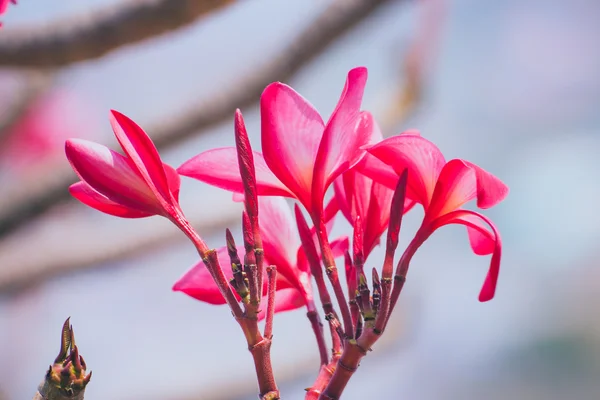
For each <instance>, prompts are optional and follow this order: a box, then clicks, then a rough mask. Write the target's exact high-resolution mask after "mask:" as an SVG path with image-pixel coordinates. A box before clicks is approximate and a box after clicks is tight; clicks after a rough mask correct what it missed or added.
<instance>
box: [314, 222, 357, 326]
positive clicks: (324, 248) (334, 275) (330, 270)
mask: <svg viewBox="0 0 600 400" xmlns="http://www.w3.org/2000/svg"><path fill="white" fill-rule="evenodd" d="M313 223H314V224H315V226H316V227H317V237H318V239H319V245H320V246H321V257H322V259H323V264H324V266H325V271H326V272H327V276H328V277H329V281H330V282H331V286H332V287H333V293H334V294H335V297H336V299H337V301H338V305H339V307H340V312H341V314H342V320H343V322H344V333H345V335H346V336H347V337H353V336H354V333H353V326H352V316H351V315H350V308H349V307H348V303H347V302H346V296H345V295H344V289H342V285H341V283H340V278H339V275H338V269H337V266H336V265H335V259H334V257H333V252H332V251H331V245H330V243H329V239H328V237H327V227H326V226H325V222H324V221H323V218H320V217H319V218H315V219H313Z"/></svg>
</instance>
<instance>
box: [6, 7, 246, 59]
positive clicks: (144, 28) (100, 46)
mask: <svg viewBox="0 0 600 400" xmlns="http://www.w3.org/2000/svg"><path fill="white" fill-rule="evenodd" d="M233 1H234V0H130V1H129V3H127V4H126V5H124V6H123V5H118V7H114V6H113V7H112V8H111V9H107V10H101V11H93V12H91V13H90V14H89V15H86V16H79V17H77V18H75V19H69V20H67V21H58V22H56V23H54V24H52V25H50V26H48V27H42V28H39V29H35V30H29V29H28V30H22V31H20V32H15V33H14V34H10V32H8V33H3V34H2V36H3V37H2V38H0V65H2V66H12V67H17V66H19V67H37V68H39V67H43V68H49V67H61V66H65V65H68V64H72V63H75V62H78V61H84V60H91V59H95V58H99V57H102V56H103V55H105V54H107V53H109V52H111V51H113V50H115V49H118V48H119V47H121V46H125V45H129V44H133V43H137V42H140V41H142V40H145V39H149V38H151V37H154V36H158V35H162V34H165V33H167V32H170V31H173V30H175V29H179V28H181V27H184V26H186V25H189V24H191V23H193V22H194V21H196V20H197V19H198V18H200V17H202V16H205V15H208V14H210V13H211V12H213V11H215V10H218V9H220V8H221V7H224V6H226V5H228V4H231V3H233Z"/></svg>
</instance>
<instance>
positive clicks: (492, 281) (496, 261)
mask: <svg viewBox="0 0 600 400" xmlns="http://www.w3.org/2000/svg"><path fill="white" fill-rule="evenodd" d="M474 219H478V220H480V221H483V222H484V223H485V224H487V225H488V226H489V227H490V228H491V230H492V232H493V235H494V249H493V251H492V259H491V261H490V268H489V271H488V274H487V276H486V278H485V282H484V283H483V287H482V288H481V292H480V293H479V301H488V300H491V299H492V298H494V294H495V292H496V286H497V283H498V275H499V273H500V259H501V257H502V239H501V238H500V234H499V233H498V230H497V229H496V226H495V225H494V224H493V223H492V221H490V220H489V219H488V218H486V217H484V216H483V215H481V214H479V213H476V212H474V211H468V210H457V211H453V212H451V213H449V214H445V215H443V216H441V217H440V218H438V219H436V220H435V221H433V222H432V230H436V229H438V228H440V227H441V226H443V225H448V224H461V225H465V226H467V227H468V228H471V229H475V230H479V231H480V232H482V233H483V234H484V235H485V234H487V232H488V231H487V229H485V227H483V226H482V224H481V223H479V222H477V223H473V220H474Z"/></svg>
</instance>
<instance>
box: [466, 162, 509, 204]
mask: <svg viewBox="0 0 600 400" xmlns="http://www.w3.org/2000/svg"><path fill="white" fill-rule="evenodd" d="M465 164H467V165H468V166H469V167H470V168H471V169H473V170H474V171H475V176H476V178H477V207H479V208H490V207H493V206H495V205H496V204H498V203H500V202H501V201H502V200H504V199H505V198H506V196H508V186H506V185H505V184H504V182H502V181H501V180H500V179H498V178H497V177H495V176H494V175H492V174H490V173H489V172H487V171H486V170H484V169H483V168H481V167H479V166H477V165H475V164H473V163H470V162H468V161H465Z"/></svg>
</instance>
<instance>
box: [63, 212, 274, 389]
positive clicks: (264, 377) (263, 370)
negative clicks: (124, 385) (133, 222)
mask: <svg viewBox="0 0 600 400" xmlns="http://www.w3.org/2000/svg"><path fill="white" fill-rule="evenodd" d="M177 226H179V227H180V229H181V230H182V231H183V232H184V233H185V234H186V235H187V236H188V237H189V238H190V239H191V240H192V242H193V243H194V245H195V246H196V249H197V250H198V253H199V254H200V257H201V258H202V261H203V262H204V265H206V268H207V269H208V271H209V272H210V274H211V276H212V278H213V279H214V281H215V283H216V284H217V286H218V288H219V291H220V292H221V294H222V295H223V297H224V298H225V300H226V301H227V304H228V305H229V307H230V308H231V311H232V313H233V316H234V317H235V319H236V321H237V322H238V324H239V325H240V328H242V331H243V332H244V336H245V337H246V342H247V343H248V350H249V351H250V353H251V354H252V359H253V360H254V368H255V370H256V378H257V380H258V387H259V391H260V398H261V400H277V399H279V398H280V397H279V389H278V388H277V384H276V383H275V377H274V374H273V366H272V365H271V337H270V336H269V337H263V335H261V333H260V330H259V328H258V321H257V319H256V313H255V312H251V313H248V312H247V311H248V310H246V312H244V311H243V310H242V308H241V307H240V304H239V303H238V301H237V299H236V297H235V295H234V294H233V290H232V288H231V286H230V285H229V282H228V281H227V277H226V276H225V274H224V273H223V269H222V268H221V265H220V264H219V259H218V257H217V252H216V251H215V250H209V249H208V247H207V246H206V243H204V241H203V240H202V238H201V237H200V236H199V235H198V233H197V232H196V231H195V230H194V228H193V227H192V226H191V225H190V224H189V223H187V221H185V223H181V224H179V223H178V224H177ZM273 298H274V296H273ZM246 306H247V305H246ZM271 320H272V318H271ZM270 329H272V328H270ZM265 336H266V335H265ZM61 400H62V399H61Z"/></svg>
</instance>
